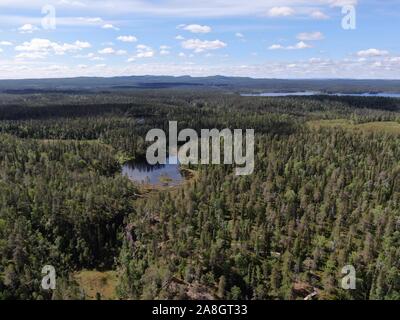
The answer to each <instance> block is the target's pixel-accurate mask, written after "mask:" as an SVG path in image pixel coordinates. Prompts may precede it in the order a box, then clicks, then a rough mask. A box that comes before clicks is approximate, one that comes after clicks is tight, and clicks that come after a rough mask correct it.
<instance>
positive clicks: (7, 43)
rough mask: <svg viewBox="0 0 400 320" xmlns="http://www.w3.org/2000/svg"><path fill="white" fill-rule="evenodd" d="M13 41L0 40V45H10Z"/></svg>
mask: <svg viewBox="0 0 400 320" xmlns="http://www.w3.org/2000/svg"><path fill="white" fill-rule="evenodd" d="M12 45H13V43H12V42H10V41H0V46H12Z"/></svg>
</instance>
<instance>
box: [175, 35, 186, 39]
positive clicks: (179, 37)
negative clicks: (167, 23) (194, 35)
mask: <svg viewBox="0 0 400 320" xmlns="http://www.w3.org/2000/svg"><path fill="white" fill-rule="evenodd" d="M175 39H176V40H185V38H184V37H182V36H181V35H177V36H176V37H175Z"/></svg>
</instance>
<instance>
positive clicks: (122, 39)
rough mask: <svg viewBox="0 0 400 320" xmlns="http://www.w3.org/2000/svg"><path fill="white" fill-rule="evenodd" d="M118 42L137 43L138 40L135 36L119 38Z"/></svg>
mask: <svg viewBox="0 0 400 320" xmlns="http://www.w3.org/2000/svg"><path fill="white" fill-rule="evenodd" d="M117 40H119V41H122V42H136V41H137V38H136V37H135V36H119V37H118V38H117Z"/></svg>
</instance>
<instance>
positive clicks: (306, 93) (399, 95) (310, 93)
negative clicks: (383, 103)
mask: <svg viewBox="0 0 400 320" xmlns="http://www.w3.org/2000/svg"><path fill="white" fill-rule="evenodd" d="M317 95H324V96H337V97H346V96H349V97H383V98H400V93H384V92H381V93H376V94H375V93H323V92H315V91H303V92H265V93H243V94H241V96H243V97H290V96H317Z"/></svg>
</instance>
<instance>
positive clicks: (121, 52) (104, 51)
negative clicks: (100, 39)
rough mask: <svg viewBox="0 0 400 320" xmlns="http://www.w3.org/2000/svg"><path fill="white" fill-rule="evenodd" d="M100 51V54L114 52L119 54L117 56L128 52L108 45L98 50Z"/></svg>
mask: <svg viewBox="0 0 400 320" xmlns="http://www.w3.org/2000/svg"><path fill="white" fill-rule="evenodd" d="M98 53H100V54H113V55H117V56H122V55H124V54H127V52H126V51H125V50H115V49H114V48H111V47H108V48H104V49H101V50H99V51H98Z"/></svg>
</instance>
